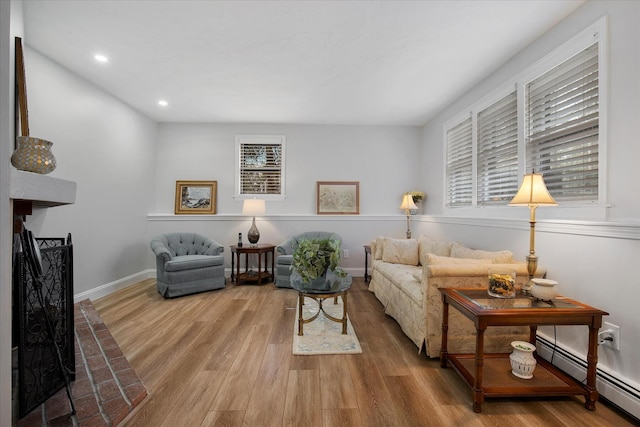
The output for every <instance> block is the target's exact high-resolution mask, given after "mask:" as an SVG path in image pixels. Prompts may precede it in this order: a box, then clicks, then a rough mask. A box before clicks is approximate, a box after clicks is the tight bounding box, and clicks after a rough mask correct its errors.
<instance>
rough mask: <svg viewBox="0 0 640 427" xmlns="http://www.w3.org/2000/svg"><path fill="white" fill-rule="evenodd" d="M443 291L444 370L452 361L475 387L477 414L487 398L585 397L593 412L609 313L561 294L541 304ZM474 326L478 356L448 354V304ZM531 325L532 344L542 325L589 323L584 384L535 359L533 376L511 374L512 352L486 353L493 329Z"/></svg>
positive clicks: (476, 292) (478, 292)
mask: <svg viewBox="0 0 640 427" xmlns="http://www.w3.org/2000/svg"><path fill="white" fill-rule="evenodd" d="M440 292H442V304H443V306H442V350H441V352H440V366H442V367H443V368H446V367H447V362H448V363H450V364H451V365H452V366H453V367H454V368H455V370H456V371H457V372H458V373H459V374H460V375H461V376H462V378H463V379H464V380H465V381H466V382H467V384H468V385H469V386H470V387H471V394H472V396H473V410H474V411H475V412H480V411H481V405H482V403H483V402H484V399H485V398H491V397H507V396H510V397H516V396H573V395H580V394H581V395H584V396H585V404H584V406H585V408H587V409H589V410H590V411H593V410H595V408H596V402H597V401H598V390H596V365H597V363H598V329H599V328H600V327H601V326H602V316H606V315H608V314H609V313H606V312H604V311H602V310H599V309H597V308H593V307H590V306H588V305H585V304H583V303H581V302H578V301H574V300H572V299H569V298H565V297H562V296H558V297H556V298H555V299H553V300H552V301H551V302H543V301H538V300H536V299H534V298H532V297H528V296H525V295H522V294H520V293H518V295H517V296H516V298H510V299H503V298H493V297H490V296H489V295H488V294H487V290H486V289H483V288H481V289H454V288H449V289H440ZM450 305H451V306H453V307H454V308H456V309H457V310H458V311H459V312H460V313H462V314H463V315H465V316H466V317H468V318H469V319H471V320H472V321H473V322H474V324H475V325H476V332H477V335H476V352H475V354H450V353H448V351H447V331H448V328H449V306H450ZM515 325H518V326H523V325H526V326H529V328H530V329H529V330H530V332H529V341H530V342H531V343H535V342H536V341H535V340H536V331H537V327H538V325H586V326H588V328H589V345H588V352H587V380H586V384H582V383H580V382H578V381H576V380H575V379H573V378H572V377H570V376H569V375H567V374H565V373H564V372H562V371H561V370H559V369H558V368H556V367H555V366H553V365H552V364H550V363H548V362H547V361H546V360H544V359H542V358H540V357H538V356H537V355H536V360H537V362H538V364H537V366H536V368H535V371H534V374H533V378H532V379H530V380H524V379H520V378H517V377H516V376H514V375H512V374H511V367H510V362H509V354H485V353H484V333H485V330H486V329H487V327H489V326H515Z"/></svg>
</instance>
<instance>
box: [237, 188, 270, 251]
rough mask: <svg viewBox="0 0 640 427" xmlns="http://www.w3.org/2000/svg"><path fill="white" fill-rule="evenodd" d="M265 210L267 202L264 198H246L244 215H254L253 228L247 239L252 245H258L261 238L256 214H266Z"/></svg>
mask: <svg viewBox="0 0 640 427" xmlns="http://www.w3.org/2000/svg"><path fill="white" fill-rule="evenodd" d="M265 211H266V209H265V202H264V200H262V199H245V200H244V202H243V204H242V215H248V216H253V222H252V223H251V228H250V229H249V232H248V233H247V239H248V240H249V243H251V245H252V246H255V245H257V244H258V240H260V232H259V231H258V227H256V215H264V213H265Z"/></svg>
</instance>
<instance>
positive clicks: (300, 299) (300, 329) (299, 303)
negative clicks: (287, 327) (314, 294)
mask: <svg viewBox="0 0 640 427" xmlns="http://www.w3.org/2000/svg"><path fill="white" fill-rule="evenodd" d="M303 305H304V295H303V294H302V292H298V307H299V310H298V336H303V335H304V333H303V332H302V325H303V324H304V322H303V321H302V306H303Z"/></svg>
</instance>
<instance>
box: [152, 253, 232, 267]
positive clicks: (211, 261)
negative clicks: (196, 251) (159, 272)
mask: <svg viewBox="0 0 640 427" xmlns="http://www.w3.org/2000/svg"><path fill="white" fill-rule="evenodd" d="M223 262H224V257H223V256H222V255H216V256H212V255H181V256H175V257H173V259H172V260H171V261H167V262H166V263H165V264H164V270H165V271H182V270H192V269H194V268H205V267H213V266H216V265H222V264H223Z"/></svg>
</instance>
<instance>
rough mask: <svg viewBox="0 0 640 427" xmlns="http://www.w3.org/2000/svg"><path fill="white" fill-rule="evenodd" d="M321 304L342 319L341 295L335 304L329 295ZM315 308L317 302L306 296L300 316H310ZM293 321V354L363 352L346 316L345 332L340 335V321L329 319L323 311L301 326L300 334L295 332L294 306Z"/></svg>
mask: <svg viewBox="0 0 640 427" xmlns="http://www.w3.org/2000/svg"><path fill="white" fill-rule="evenodd" d="M322 307H323V308H324V310H325V311H326V312H327V313H329V314H330V315H331V316H333V317H336V318H339V319H340V318H342V298H338V303H337V304H334V302H333V299H332V298H327V299H325V300H324V301H323V302H322ZM317 311H318V303H317V302H316V301H315V300H313V299H311V298H305V301H304V307H303V309H302V313H303V318H304V319H309V318H311V317H313V316H314V315H315V314H316V312H317ZM295 317H296V321H295V322H294V325H293V354H297V355H304V354H349V353H362V347H360V341H358V337H357V336H356V333H355V331H354V330H353V325H351V321H350V320H349V319H348V318H347V334H346V335H343V334H342V323H338V322H334V321H332V320H331V319H328V318H327V317H326V316H325V315H324V313H322V312H321V313H320V314H319V315H318V317H317V318H316V319H315V320H314V321H312V322H310V323H305V324H304V325H303V332H304V335H303V336H299V335H298V307H296V316H295Z"/></svg>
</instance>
